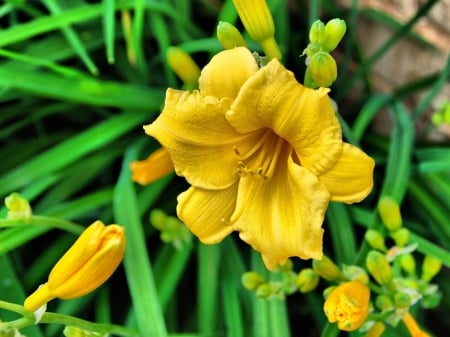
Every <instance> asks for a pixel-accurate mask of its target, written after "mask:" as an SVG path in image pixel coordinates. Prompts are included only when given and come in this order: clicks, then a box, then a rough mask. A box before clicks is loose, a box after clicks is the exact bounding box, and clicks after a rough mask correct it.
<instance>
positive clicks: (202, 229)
mask: <svg viewBox="0 0 450 337" xmlns="http://www.w3.org/2000/svg"><path fill="white" fill-rule="evenodd" d="M236 195H237V183H236V184H234V185H232V186H231V187H229V188H226V189H224V190H220V191H208V190H204V189H199V188H195V187H191V188H189V189H188V190H187V191H186V192H183V193H181V194H180V195H179V196H178V206H177V213H178V217H179V218H180V219H181V220H182V221H183V222H184V223H185V224H186V226H187V227H188V228H189V229H190V230H191V231H192V233H194V234H195V235H196V236H197V237H198V238H199V239H200V241H202V242H203V243H206V244H213V243H218V242H220V241H222V240H223V238H224V237H226V236H227V235H228V234H230V233H231V232H232V231H233V228H232V227H231V225H230V224H229V222H228V220H229V219H230V216H231V214H232V213H233V210H234V207H235V205H236Z"/></svg>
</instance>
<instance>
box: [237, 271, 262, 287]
mask: <svg viewBox="0 0 450 337" xmlns="http://www.w3.org/2000/svg"><path fill="white" fill-rule="evenodd" d="M241 282H242V285H243V286H244V287H245V288H246V289H248V290H256V289H257V288H258V287H259V286H260V285H262V284H264V283H265V281H264V279H263V277H262V276H261V275H260V274H258V273H257V272H255V271H249V272H246V273H244V274H243V275H242V277H241Z"/></svg>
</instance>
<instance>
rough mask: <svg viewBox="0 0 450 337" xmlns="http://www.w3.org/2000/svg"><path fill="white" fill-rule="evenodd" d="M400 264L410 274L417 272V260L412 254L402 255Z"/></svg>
mask: <svg viewBox="0 0 450 337" xmlns="http://www.w3.org/2000/svg"><path fill="white" fill-rule="evenodd" d="M400 266H401V267H402V269H403V270H404V271H406V272H407V273H408V274H409V275H415V274H416V260H415V259H414V257H413V256H412V254H410V253H408V254H404V255H401V256H400Z"/></svg>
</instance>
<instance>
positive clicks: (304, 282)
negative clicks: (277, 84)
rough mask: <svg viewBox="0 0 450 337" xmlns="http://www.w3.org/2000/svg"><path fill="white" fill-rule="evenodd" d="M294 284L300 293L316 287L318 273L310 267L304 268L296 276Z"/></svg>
mask: <svg viewBox="0 0 450 337" xmlns="http://www.w3.org/2000/svg"><path fill="white" fill-rule="evenodd" d="M296 284H297V287H298V289H299V290H300V292H301V293H307V292H310V291H312V290H314V289H316V287H317V285H318V284H319V275H317V274H316V273H315V272H314V270H313V269H312V268H305V269H302V270H301V271H300V273H299V274H298V276H297V280H296Z"/></svg>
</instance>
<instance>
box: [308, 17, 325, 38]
mask: <svg viewBox="0 0 450 337" xmlns="http://www.w3.org/2000/svg"><path fill="white" fill-rule="evenodd" d="M325 34H326V33H325V25H324V24H323V22H322V21H320V20H316V21H314V22H313V24H312V25H311V28H310V30H309V40H310V41H311V42H313V43H317V44H322V43H324V42H325V40H326V38H327V36H326V35H325Z"/></svg>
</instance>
